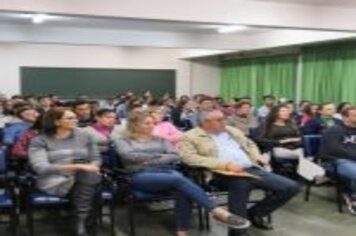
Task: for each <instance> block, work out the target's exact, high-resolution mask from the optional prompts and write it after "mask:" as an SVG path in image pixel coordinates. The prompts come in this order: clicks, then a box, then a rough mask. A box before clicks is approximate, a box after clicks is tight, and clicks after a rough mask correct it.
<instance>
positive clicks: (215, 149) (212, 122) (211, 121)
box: [179, 110, 299, 236]
mask: <svg viewBox="0 0 356 236" xmlns="http://www.w3.org/2000/svg"><path fill="white" fill-rule="evenodd" d="M198 121H199V127H197V128H194V129H192V130H190V131H188V132H187V133H185V135H184V137H183V140H182V141H181V143H180V144H179V151H180V154H181V156H182V158H183V162H184V163H185V164H187V165H190V166H196V167H205V168H207V169H208V170H210V171H212V172H220V174H216V173H215V174H214V180H215V181H214V182H215V183H216V185H217V186H218V187H219V188H221V189H222V190H226V191H228V207H229V211H231V212H233V213H235V214H238V215H240V216H242V217H249V218H250V219H251V222H252V223H253V224H254V225H255V226H256V227H259V228H262V229H266V230H270V229H272V228H273V227H272V225H270V223H268V222H267V221H265V219H264V217H266V216H267V215H269V214H270V213H272V212H273V211H274V210H276V209H277V208H279V207H281V206H282V205H284V204H285V203H286V202H288V200H289V199H291V198H292V197H293V196H295V195H296V194H297V193H298V192H299V185H298V184H297V183H296V182H295V181H293V180H290V179H288V178H285V177H283V176H279V175H276V174H274V173H270V172H267V171H265V170H263V168H261V166H265V165H268V162H267V161H266V160H265V159H264V158H263V157H262V155H261V154H260V152H259V150H258V147H257V146H256V145H255V144H254V142H252V141H251V140H250V139H248V138H247V137H246V136H245V135H244V134H243V133H242V132H241V131H240V130H238V129H236V128H233V127H229V126H226V125H225V118H224V115H223V113H222V112H221V111H218V110H213V111H205V112H200V113H199V116H198ZM222 173H224V174H222ZM253 188H260V189H263V190H266V191H268V192H270V193H271V194H268V196H266V197H265V199H263V200H262V201H260V202H259V203H257V204H255V205H254V206H253V207H251V208H250V209H247V203H248V199H249V192H250V190H251V189H253ZM237 235H238V236H241V235H247V232H246V231H245V230H230V231H229V236H237Z"/></svg>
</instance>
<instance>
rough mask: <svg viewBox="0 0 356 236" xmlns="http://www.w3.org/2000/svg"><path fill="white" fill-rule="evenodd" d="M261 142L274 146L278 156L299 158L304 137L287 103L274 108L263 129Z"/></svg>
mask: <svg viewBox="0 0 356 236" xmlns="http://www.w3.org/2000/svg"><path fill="white" fill-rule="evenodd" d="M259 141H260V142H261V144H262V145H263V146H264V145H265V146H267V147H269V148H273V151H274V155H275V157H277V158H285V159H298V158H299V155H300V154H301V153H302V152H301V150H300V148H302V137H301V134H300V133H299V129H298V127H297V126H296V125H294V124H293V121H292V119H291V112H290V109H289V108H288V107H287V106H286V105H278V106H275V107H273V108H272V110H271V112H270V113H269V114H268V116H267V118H266V122H265V123H264V127H263V129H262V134H261V138H260V139H259Z"/></svg>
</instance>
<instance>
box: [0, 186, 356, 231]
mask: <svg viewBox="0 0 356 236" xmlns="http://www.w3.org/2000/svg"><path fill="white" fill-rule="evenodd" d="M333 196H334V192H333V189H331V188H318V189H316V188H315V189H314V190H313V194H312V196H311V200H310V202H307V203H306V202H304V200H303V196H302V194H300V195H299V196H297V197H296V198H295V199H293V200H292V201H291V202H290V203H288V204H287V205H286V206H285V207H283V208H282V209H280V210H279V211H277V212H276V213H275V214H274V215H273V221H274V226H275V229H274V230H273V231H269V232H266V231H259V230H256V229H253V228H252V229H251V235H253V236H262V235H264V236H272V235H273V236H335V235H336V236H355V235H356V216H352V215H350V214H349V213H346V212H345V213H343V214H340V213H338V212H337V210H336V204H335V201H334V199H333ZM195 218H196V217H195ZM136 224H137V236H161V235H162V236H164V235H174V230H173V229H174V225H173V224H174V223H173V215H172V213H170V212H165V213H159V214H158V213H154V214H152V213H149V212H146V211H144V210H143V211H142V210H141V211H140V212H138V213H137V218H136ZM212 224H213V226H212V229H211V230H210V231H209V232H207V231H205V232H200V231H199V230H198V227H197V224H196V222H195V223H194V226H193V229H192V230H191V232H190V235H191V236H213V235H214V236H215V235H216V236H217V235H219V236H220V235H223V236H225V235H227V233H226V228H224V227H223V226H221V225H218V224H216V223H214V222H213V221H212ZM68 225H69V222H64V223H58V222H57V223H55V222H52V221H49V222H48V221H47V222H46V223H44V222H39V223H38V224H37V226H36V235H38V236H50V235H51V236H57V235H58V236H65V235H69V234H68V232H69V231H68ZM115 229H116V235H117V236H126V235H128V234H127V216H126V214H125V211H123V210H118V212H117V222H116V227H115ZM24 232H25V231H24V230H22V233H21V234H24ZM0 235H1V236H3V235H10V233H9V232H8V231H7V230H6V228H5V227H4V226H0ZM101 235H102V236H104V235H109V230H108V224H107V222H106V220H105V221H104V224H103V225H102V226H101V227H100V236H101Z"/></svg>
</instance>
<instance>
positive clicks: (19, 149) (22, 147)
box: [11, 116, 42, 161]
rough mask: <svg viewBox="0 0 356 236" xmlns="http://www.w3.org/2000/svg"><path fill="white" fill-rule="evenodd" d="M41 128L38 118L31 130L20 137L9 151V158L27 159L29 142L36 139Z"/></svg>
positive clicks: (40, 119) (40, 120)
mask: <svg viewBox="0 0 356 236" xmlns="http://www.w3.org/2000/svg"><path fill="white" fill-rule="evenodd" d="M41 127H42V117H41V116H39V117H38V118H37V120H36V121H35V123H33V125H32V126H31V128H30V129H29V130H27V131H25V132H24V133H22V134H21V135H20V137H19V138H18V139H17V140H16V142H15V144H14V145H13V146H12V149H11V154H12V155H11V157H12V158H13V159H15V160H25V161H27V158H28V148H29V146H30V143H31V141H32V140H33V139H34V138H35V137H37V135H38V134H39V132H40V130H41Z"/></svg>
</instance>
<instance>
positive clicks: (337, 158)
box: [320, 106, 356, 214]
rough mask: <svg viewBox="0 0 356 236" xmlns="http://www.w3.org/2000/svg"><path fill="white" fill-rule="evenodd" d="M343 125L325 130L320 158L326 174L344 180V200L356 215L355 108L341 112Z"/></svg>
mask: <svg viewBox="0 0 356 236" xmlns="http://www.w3.org/2000/svg"><path fill="white" fill-rule="evenodd" d="M342 116H343V123H342V124H341V125H335V126H332V127H330V128H328V129H326V130H325V132H324V133H323V136H322V139H321V147H320V156H321V157H322V158H323V159H325V160H326V164H325V167H326V173H327V174H329V175H333V174H334V165H336V167H337V173H338V175H339V176H340V177H341V178H342V179H343V180H345V183H346V184H347V187H348V189H347V190H348V192H347V193H346V194H345V200H346V203H347V205H348V209H349V211H350V212H351V213H352V214H356V107H355V106H353V107H349V108H346V109H345V110H343V111H342Z"/></svg>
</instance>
